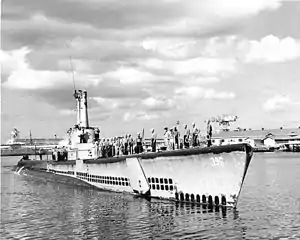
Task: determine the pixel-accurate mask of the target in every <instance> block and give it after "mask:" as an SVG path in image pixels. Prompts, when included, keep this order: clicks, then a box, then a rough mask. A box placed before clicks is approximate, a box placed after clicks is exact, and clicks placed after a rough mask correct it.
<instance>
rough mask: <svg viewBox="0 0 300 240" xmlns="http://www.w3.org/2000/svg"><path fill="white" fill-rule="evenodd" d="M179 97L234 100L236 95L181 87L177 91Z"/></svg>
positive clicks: (206, 89) (207, 89) (197, 87)
mask: <svg viewBox="0 0 300 240" xmlns="http://www.w3.org/2000/svg"><path fill="white" fill-rule="evenodd" d="M175 95H176V96H177V97H184V98H189V99H210V100H221V99H234V98H235V93H233V92H217V91H216V90H214V89H211V88H202V87H199V86H190V87H181V88H177V89H176V90H175Z"/></svg>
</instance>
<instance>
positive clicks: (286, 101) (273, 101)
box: [262, 95, 300, 112]
mask: <svg viewBox="0 0 300 240" xmlns="http://www.w3.org/2000/svg"><path fill="white" fill-rule="evenodd" d="M299 105H300V102H299V101H294V100H292V99H291V98H290V97H289V96H287V95H276V96H274V97H272V98H270V99H268V100H267V101H266V102H265V103H264V104H263V106H262V107H263V109H264V110H265V111H266V112H275V111H281V110H285V109H287V108H290V107H295V106H296V107H297V108H299Z"/></svg>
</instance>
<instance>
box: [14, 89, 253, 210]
mask: <svg viewBox="0 0 300 240" xmlns="http://www.w3.org/2000/svg"><path fill="white" fill-rule="evenodd" d="M74 97H75V99H76V105H77V123H76V126H77V127H78V128H80V129H84V131H85V132H86V133H87V135H88V139H87V141H86V142H85V143H81V142H80V138H79V132H78V131H80V130H78V129H74V128H73V130H72V132H71V133H70V142H69V146H68V148H67V159H68V160H66V161H24V160H22V161H20V162H19V163H18V169H19V170H20V169H22V171H23V170H24V171H29V170H35V171H41V172H45V174H56V175H60V176H65V177H68V178H76V179H78V180H81V181H83V182H85V183H88V184H90V185H93V186H95V187H97V188H99V189H104V190H110V191H115V192H127V193H131V194H135V195H139V196H144V197H149V198H152V197H153V198H162V199H169V200H174V201H180V202H194V203H200V204H209V205H218V206H231V207H235V206H236V205H237V202H238V198H239V195H240V192H241V189H242V186H243V183H244V181H245V177H246V174H247V170H248V167H249V164H250V161H251V158H252V155H253V149H252V147H251V146H250V145H249V144H247V143H240V144H232V145H227V146H212V147H195V148H190V149H179V150H170V151H160V152H151V153H149V152H144V153H140V154H132V155H123V156H119V157H108V158H100V155H99V153H98V151H97V147H96V144H94V141H95V128H94V127H90V126H89V121H88V105H87V92H86V91H82V90H75V94H74Z"/></svg>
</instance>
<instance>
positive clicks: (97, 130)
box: [95, 128, 100, 141]
mask: <svg viewBox="0 0 300 240" xmlns="http://www.w3.org/2000/svg"><path fill="white" fill-rule="evenodd" d="M99 136H100V129H99V128H96V129H95V141H98V139H99Z"/></svg>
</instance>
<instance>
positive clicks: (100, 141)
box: [53, 121, 212, 159]
mask: <svg viewBox="0 0 300 240" xmlns="http://www.w3.org/2000/svg"><path fill="white" fill-rule="evenodd" d="M182 127H183V128H182V133H181V132H180V123H179V121H177V122H176V124H175V126H173V127H171V128H169V127H167V126H166V127H164V134H163V137H164V146H159V145H158V143H157V133H156V131H155V129H154V128H152V129H151V130H150V132H151V138H150V149H151V150H150V149H149V150H148V151H151V152H157V151H158V150H168V151H170V150H176V149H187V148H190V147H198V146H200V142H201V141H200V139H201V137H200V130H199V129H198V128H197V126H196V124H195V123H194V122H193V123H192V129H191V130H190V129H189V128H188V125H187V124H184V125H182ZM93 130H94V131H89V129H85V128H83V127H79V126H78V125H74V127H73V128H70V129H69V130H68V131H67V133H68V135H69V144H71V135H72V133H73V134H74V133H75V135H76V134H77V136H78V138H79V142H80V143H93V144H94V148H95V155H96V156H99V157H102V158H105V157H118V156H122V155H130V154H139V153H142V152H144V151H145V150H146V148H145V140H144V133H143V134H142V135H141V133H137V135H136V138H135V139H134V137H133V136H132V135H131V134H125V135H124V136H123V137H120V136H116V137H111V138H104V137H102V138H101V137H100V130H99V128H94V129H93ZM92 133H94V135H92ZM181 134H182V135H181ZM211 138H212V126H211V123H210V121H208V122H207V132H206V135H205V140H204V141H206V144H207V146H211V145H212V142H211ZM202 139H203V138H202ZM202 143H203V141H202ZM53 152H54V153H53V155H54V156H53V158H54V159H58V156H57V155H58V154H59V153H57V152H59V151H58V150H57V149H55V150H54V151H53ZM63 158H65V157H63Z"/></svg>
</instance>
